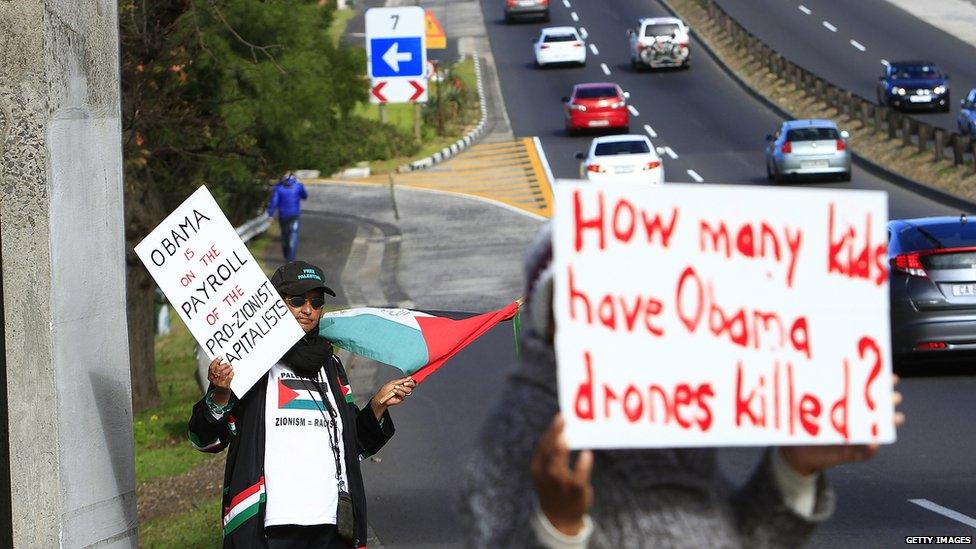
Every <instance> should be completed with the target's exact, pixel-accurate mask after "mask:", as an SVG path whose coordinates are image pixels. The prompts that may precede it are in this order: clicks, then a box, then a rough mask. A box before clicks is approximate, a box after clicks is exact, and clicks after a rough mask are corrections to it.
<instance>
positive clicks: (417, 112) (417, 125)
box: [413, 103, 421, 143]
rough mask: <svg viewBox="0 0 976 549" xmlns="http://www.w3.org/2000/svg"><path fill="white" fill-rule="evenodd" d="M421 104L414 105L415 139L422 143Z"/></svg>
mask: <svg viewBox="0 0 976 549" xmlns="http://www.w3.org/2000/svg"><path fill="white" fill-rule="evenodd" d="M420 123H421V119H420V103H414V104H413V137H414V139H416V140H417V143H420Z"/></svg>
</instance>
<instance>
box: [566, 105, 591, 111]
mask: <svg viewBox="0 0 976 549" xmlns="http://www.w3.org/2000/svg"><path fill="white" fill-rule="evenodd" d="M566 106H567V107H569V110H571V111H580V112H583V111H585V110H586V105H577V104H576V103H567V104H566Z"/></svg>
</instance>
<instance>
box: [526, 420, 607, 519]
mask: <svg viewBox="0 0 976 549" xmlns="http://www.w3.org/2000/svg"><path fill="white" fill-rule="evenodd" d="M564 426H565V421H563V418H562V416H560V415H558V414H557V415H556V417H555V418H553V420H552V425H550V426H549V430H547V431H546V432H545V434H544V435H542V438H541V439H539V443H538V444H537V445H536V447H535V455H534V456H532V484H534V485H535V492H536V494H537V495H538V497H539V506H540V507H541V508H542V512H543V513H545V515H546V518H547V519H549V523H550V524H552V525H553V527H555V528H556V529H557V530H559V531H560V532H562V533H563V534H566V535H568V536H575V535H577V534H579V533H580V531H581V530H582V529H583V517H585V516H586V513H587V512H589V510H590V505H591V504H592V503H593V485H592V484H590V473H592V472H593V452H591V451H589V450H583V451H582V452H580V453H579V456H577V458H576V468H575V469H570V468H569V445H568V444H567V443H566V437H565V436H563V427H564Z"/></svg>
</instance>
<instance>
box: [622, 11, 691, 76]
mask: <svg viewBox="0 0 976 549" xmlns="http://www.w3.org/2000/svg"><path fill="white" fill-rule="evenodd" d="M688 34H689V29H688V25H685V23H684V21H682V20H681V19H678V18H677V17H644V18H641V19H638V20H637V25H636V26H635V27H634V28H630V29H627V37H628V38H629V40H630V65H631V66H632V67H633V68H634V69H641V68H652V69H654V68H658V67H681V68H685V69H686V68H688V67H689V66H690V65H691V49H690V47H691V46H690V39H689V36H688Z"/></svg>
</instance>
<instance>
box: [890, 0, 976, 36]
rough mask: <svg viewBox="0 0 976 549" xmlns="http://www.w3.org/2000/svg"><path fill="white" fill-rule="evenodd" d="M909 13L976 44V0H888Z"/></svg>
mask: <svg viewBox="0 0 976 549" xmlns="http://www.w3.org/2000/svg"><path fill="white" fill-rule="evenodd" d="M887 1H888V2H889V3H891V4H892V5H894V6H897V7H899V8H901V9H902V10H904V11H905V12H907V13H910V14H911V15H913V16H915V17H917V18H919V19H921V20H922V21H925V22H926V23H928V24H930V25H932V26H933V27H936V28H938V29H942V30H943V31H945V32H947V33H949V34H951V35H953V36H955V37H956V38H958V39H960V40H962V41H963V42H968V43H969V44H972V45H973V46H976V0H925V2H920V1H919V0H887Z"/></svg>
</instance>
